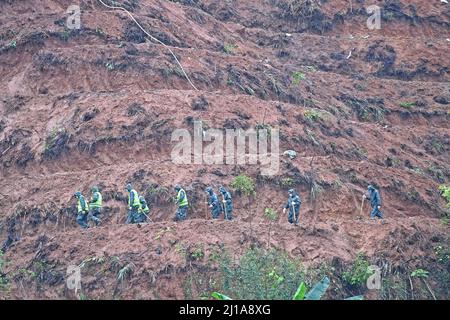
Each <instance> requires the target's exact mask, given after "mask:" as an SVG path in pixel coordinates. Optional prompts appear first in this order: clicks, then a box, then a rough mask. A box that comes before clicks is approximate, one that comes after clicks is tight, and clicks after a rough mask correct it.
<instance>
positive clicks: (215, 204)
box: [205, 187, 222, 219]
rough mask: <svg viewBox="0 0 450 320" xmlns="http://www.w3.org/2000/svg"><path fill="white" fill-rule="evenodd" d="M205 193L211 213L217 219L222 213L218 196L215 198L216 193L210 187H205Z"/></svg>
mask: <svg viewBox="0 0 450 320" xmlns="http://www.w3.org/2000/svg"><path fill="white" fill-rule="evenodd" d="M205 191H206V193H207V195H208V202H207V204H208V206H209V208H210V209H211V215H212V217H213V219H218V218H219V216H220V214H221V213H222V206H221V205H220V202H219V198H217V195H216V193H215V192H214V191H213V189H212V188H211V187H207V188H206V190H205Z"/></svg>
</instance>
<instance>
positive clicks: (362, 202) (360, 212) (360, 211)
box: [359, 195, 366, 216]
mask: <svg viewBox="0 0 450 320" xmlns="http://www.w3.org/2000/svg"><path fill="white" fill-rule="evenodd" d="M365 199H366V197H365V196H364V195H363V197H362V200H361V210H359V215H360V216H362V211H363V208H364V200H365Z"/></svg>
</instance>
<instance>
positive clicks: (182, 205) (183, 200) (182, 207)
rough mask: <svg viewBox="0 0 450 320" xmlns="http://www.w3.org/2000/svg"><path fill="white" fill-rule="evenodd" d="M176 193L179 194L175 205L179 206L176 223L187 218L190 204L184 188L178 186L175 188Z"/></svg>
mask: <svg viewBox="0 0 450 320" xmlns="http://www.w3.org/2000/svg"><path fill="white" fill-rule="evenodd" d="M175 191H176V192H177V197H176V199H175V203H176V204H177V205H178V209H177V212H176V213H175V221H183V220H185V219H186V216H187V209H188V205H189V202H188V199H187V196H186V191H184V189H183V188H181V187H180V186H179V185H177V186H175Z"/></svg>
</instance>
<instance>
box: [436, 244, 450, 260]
mask: <svg viewBox="0 0 450 320" xmlns="http://www.w3.org/2000/svg"><path fill="white" fill-rule="evenodd" d="M434 253H435V254H436V257H437V259H438V262H439V263H442V264H444V265H447V264H448V262H449V261H450V247H447V248H445V247H444V246H441V245H439V246H436V247H435V248H434Z"/></svg>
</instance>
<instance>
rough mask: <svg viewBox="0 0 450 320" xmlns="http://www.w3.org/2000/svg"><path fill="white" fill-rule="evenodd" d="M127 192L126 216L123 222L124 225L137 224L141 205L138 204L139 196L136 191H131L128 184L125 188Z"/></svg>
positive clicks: (131, 187)
mask: <svg viewBox="0 0 450 320" xmlns="http://www.w3.org/2000/svg"><path fill="white" fill-rule="evenodd" d="M125 189H126V190H127V191H128V193H129V194H128V216H127V220H126V221H125V223H126V224H130V223H138V222H139V208H140V207H141V203H140V202H139V195H138V193H137V191H136V190H134V189H133V186H132V185H131V184H130V183H129V184H127V186H126V187H125Z"/></svg>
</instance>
